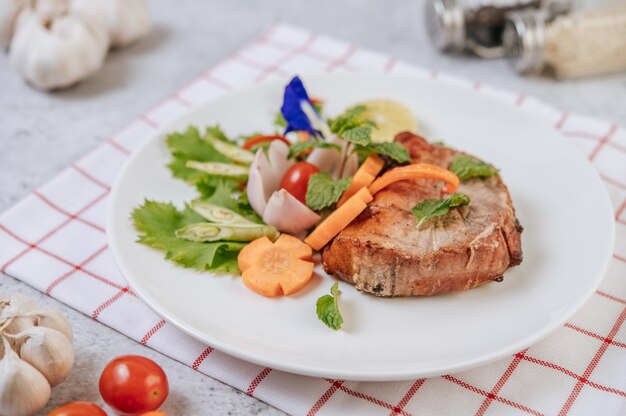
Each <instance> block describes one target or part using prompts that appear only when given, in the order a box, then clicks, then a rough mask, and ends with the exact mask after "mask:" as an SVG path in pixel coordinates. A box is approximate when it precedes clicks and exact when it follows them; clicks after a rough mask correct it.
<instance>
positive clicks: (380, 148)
mask: <svg viewBox="0 0 626 416" xmlns="http://www.w3.org/2000/svg"><path fill="white" fill-rule="evenodd" d="M357 152H359V153H367V154H368V155H369V154H371V153H376V154H377V155H383V156H387V157H389V158H391V159H393V160H395V161H396V162H398V163H411V156H410V155H409V151H408V150H407V149H406V147H404V145H402V143H398V142H389V143H370V144H368V145H367V146H361V147H359V148H357Z"/></svg>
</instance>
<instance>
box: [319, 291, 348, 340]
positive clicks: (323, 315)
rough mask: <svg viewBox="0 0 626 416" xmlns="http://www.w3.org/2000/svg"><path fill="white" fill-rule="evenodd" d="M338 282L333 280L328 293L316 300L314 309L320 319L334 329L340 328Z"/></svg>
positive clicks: (341, 322)
mask: <svg viewBox="0 0 626 416" xmlns="http://www.w3.org/2000/svg"><path fill="white" fill-rule="evenodd" d="M340 294H341V291H340V290H339V283H338V282H335V284H333V285H332V286H331V288H330V295H324V296H322V297H320V298H319V299H318V300H317V303H316V305H315V306H316V307H315V310H316V312H317V317H318V318H319V320H320V321H322V322H324V324H325V325H326V326H327V327H329V328H330V329H334V330H335V331H336V330H338V329H341V325H342V324H343V316H342V315H341V311H340V310H339V304H338V300H339V295H340Z"/></svg>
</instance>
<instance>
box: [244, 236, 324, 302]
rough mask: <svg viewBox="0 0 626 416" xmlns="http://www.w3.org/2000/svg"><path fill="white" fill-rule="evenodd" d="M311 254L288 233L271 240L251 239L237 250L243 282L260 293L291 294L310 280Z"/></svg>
mask: <svg viewBox="0 0 626 416" xmlns="http://www.w3.org/2000/svg"><path fill="white" fill-rule="evenodd" d="M312 254H313V251H312V250H311V247H309V246H308V245H306V244H304V243H303V242H302V240H300V239H299V238H296V237H293V236H291V235H289V234H281V235H280V237H278V240H276V242H274V243H272V242H271V241H270V239H268V238H267V237H262V238H259V239H257V240H254V241H253V242H251V243H250V244H248V245H247V246H245V247H244V248H243V249H242V250H241V252H240V253H239V267H240V268H241V273H242V274H241V277H242V280H243V283H244V284H245V285H246V286H247V287H248V288H250V289H251V290H253V291H254V292H257V293H259V294H261V295H263V296H267V297H275V296H281V295H291V294H292V293H295V292H297V291H299V290H300V289H302V288H303V287H304V286H306V285H307V283H309V281H310V280H311V277H312V276H313V266H314V265H313V263H312V262H311V261H310V260H311V255H312Z"/></svg>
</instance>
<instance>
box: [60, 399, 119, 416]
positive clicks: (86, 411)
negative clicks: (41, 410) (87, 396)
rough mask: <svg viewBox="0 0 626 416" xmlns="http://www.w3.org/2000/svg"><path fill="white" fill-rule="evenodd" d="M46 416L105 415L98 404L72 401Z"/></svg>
mask: <svg viewBox="0 0 626 416" xmlns="http://www.w3.org/2000/svg"><path fill="white" fill-rule="evenodd" d="M48 416H107V414H106V413H105V412H104V410H102V409H101V408H100V407H99V406H98V405H95V404H93V403H89V402H72V403H66V404H64V405H63V406H61V407H57V408H56V409H54V410H53V411H51V412H50V413H48Z"/></svg>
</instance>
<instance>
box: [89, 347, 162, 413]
mask: <svg viewBox="0 0 626 416" xmlns="http://www.w3.org/2000/svg"><path fill="white" fill-rule="evenodd" d="M99 387H100V394H101V395H102V398H103V399H104V401H105V402H106V403H107V404H108V405H109V406H111V407H112V408H113V409H114V410H115V411H116V412H118V413H120V414H122V415H137V414H140V413H144V412H149V411H151V410H156V409H158V408H159V406H161V404H162V403H163V402H164V401H165V399H166V398H167V394H168V392H169V386H168V383H167V376H166V375H165V373H164V372H163V370H162V369H161V367H159V365H158V364H157V363H155V362H154V361H152V360H149V359H148V358H146V357H141V356H139V355H122V356H120V357H117V358H115V359H114V360H113V361H111V362H110V363H108V364H107V366H106V367H104V370H103V371H102V375H101V376H100V383H99Z"/></svg>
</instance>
